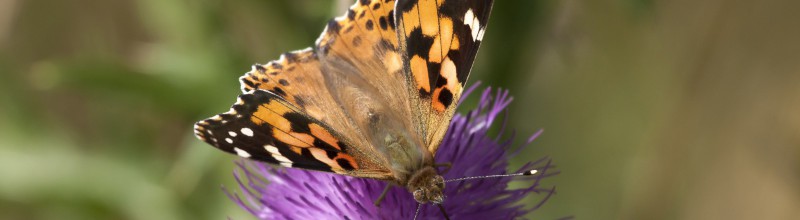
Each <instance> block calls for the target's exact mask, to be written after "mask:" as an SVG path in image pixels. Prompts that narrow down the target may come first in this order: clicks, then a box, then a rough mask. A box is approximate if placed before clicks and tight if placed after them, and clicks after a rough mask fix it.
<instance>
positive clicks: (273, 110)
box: [195, 90, 388, 176]
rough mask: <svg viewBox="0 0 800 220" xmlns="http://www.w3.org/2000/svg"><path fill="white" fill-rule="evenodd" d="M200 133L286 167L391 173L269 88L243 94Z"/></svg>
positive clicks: (239, 151) (204, 124) (232, 149)
mask: <svg viewBox="0 0 800 220" xmlns="http://www.w3.org/2000/svg"><path fill="white" fill-rule="evenodd" d="M195 135H196V136H197V137H198V138H200V139H201V140H203V141H205V142H207V143H209V144H211V145H213V146H215V147H217V148H219V149H220V150H223V151H225V152H228V153H232V154H237V155H239V156H241V157H245V158H250V159H255V160H259V161H263V162H268V163H272V164H279V165H282V166H286V167H297V168H303V169H311V170H319V171H327V172H335V173H340V174H347V175H356V176H357V175H358V174H359V172H363V173H365V174H370V175H375V174H379V173H386V172H388V171H386V170H374V169H372V168H373V167H375V166H374V165H373V164H369V161H356V160H355V158H354V156H353V155H352V153H351V152H352V150H351V149H350V145H348V143H347V141H342V140H341V139H340V137H339V136H338V135H337V134H336V133H335V132H334V131H332V130H330V128H329V127H327V125H325V124H324V123H322V122H320V121H318V120H315V119H313V118H310V117H308V116H307V115H305V114H304V113H303V112H301V111H300V110H299V109H297V108H296V107H295V106H293V105H292V104H290V103H288V102H287V101H285V100H283V99H282V98H280V97H279V96H278V95H276V94H274V93H271V92H268V91H264V90H253V91H251V92H248V93H246V94H243V95H240V96H239V99H238V101H237V102H236V104H234V105H233V106H232V107H231V110H230V111H229V112H226V113H223V114H219V115H217V116H215V117H212V118H209V119H206V120H203V121H200V122H198V123H197V124H196V125H195ZM384 175H385V174H384Z"/></svg>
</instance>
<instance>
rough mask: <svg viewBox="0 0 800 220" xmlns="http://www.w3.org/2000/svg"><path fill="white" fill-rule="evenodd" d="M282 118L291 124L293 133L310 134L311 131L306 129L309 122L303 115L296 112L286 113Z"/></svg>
mask: <svg viewBox="0 0 800 220" xmlns="http://www.w3.org/2000/svg"><path fill="white" fill-rule="evenodd" d="M283 117H284V118H286V120H289V122H291V125H292V131H293V132H299V133H306V134H310V133H311V129H309V128H308V125H309V124H311V121H310V120H308V117H306V116H305V115H302V114H300V113H297V112H288V113H286V114H283ZM309 144H310V143H309Z"/></svg>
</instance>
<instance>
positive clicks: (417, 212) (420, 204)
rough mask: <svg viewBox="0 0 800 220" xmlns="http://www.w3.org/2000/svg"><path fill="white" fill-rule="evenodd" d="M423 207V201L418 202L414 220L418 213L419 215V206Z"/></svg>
mask: <svg viewBox="0 0 800 220" xmlns="http://www.w3.org/2000/svg"><path fill="white" fill-rule="evenodd" d="M421 207H422V203H417V211H416V212H414V220H417V215H419V208H421Z"/></svg>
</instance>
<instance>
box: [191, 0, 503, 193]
mask: <svg viewBox="0 0 800 220" xmlns="http://www.w3.org/2000/svg"><path fill="white" fill-rule="evenodd" d="M492 3H493V1H492V0H398V1H394V0H359V1H357V2H356V3H355V4H354V5H353V6H351V7H350V8H349V10H348V11H347V12H346V13H345V15H343V16H341V17H337V18H335V19H333V20H331V21H329V22H328V24H327V26H326V27H325V29H324V31H323V32H322V35H321V36H320V37H319V38H318V39H317V41H316V44H315V46H313V47H310V48H307V49H303V50H298V51H293V52H288V53H284V54H282V55H281V56H280V58H279V59H278V60H275V61H271V62H269V63H267V64H263V65H253V67H252V69H251V70H250V72H247V73H246V74H245V75H244V76H242V77H241V78H240V82H241V90H242V92H243V94H242V95H240V96H239V97H238V100H237V101H236V103H235V104H234V105H233V106H232V107H231V109H230V111H228V112H226V113H222V114H219V115H216V116H214V117H211V118H209V119H206V120H202V121H199V122H197V123H196V124H195V127H194V132H195V135H196V136H197V138H199V139H200V140H203V141H205V142H207V143H209V144H211V145H212V146H214V147H216V148H218V149H220V150H222V151H225V152H228V153H232V154H236V155H238V156H240V157H244V158H249V159H252V160H257V161H262V162H267V163H271V164H276V165H281V166H285V167H293V168H301V169H308V170H317V171H324V172H333V173H337V174H342V175H348V176H354V177H362V178H372V179H378V180H384V181H387V182H389V183H391V184H390V185H396V186H400V187H405V188H407V189H408V190H409V192H411V193H412V194H413V196H414V199H415V200H416V201H417V202H419V203H420V204H425V203H429V202H430V203H434V204H441V203H442V202H443V200H444V196H443V190H444V187H445V186H444V182H445V181H444V179H443V178H442V176H441V175H440V174H439V173H438V171H437V169H436V168H437V167H438V166H439V165H438V164H435V162H434V156H435V154H436V151H437V149H438V148H439V144H440V143H441V141H442V138H443V137H444V135H445V132H446V131H447V128H448V126H449V123H450V120H451V119H452V117H453V114H454V112H455V109H456V104H457V103H458V101H459V99H460V98H461V94H462V91H463V90H464V86H465V83H466V81H467V78H468V76H469V73H470V70H471V68H472V63H473V60H474V59H475V56H476V54H477V52H478V48H479V47H480V44H481V40H482V38H483V36H484V33H485V31H486V24H487V22H488V19H489V14H490V12H491V8H492ZM387 189H388V188H387ZM385 192H386V191H384V193H385ZM381 198H382V197H381ZM378 200H379V201H380V198H379V199H378ZM376 204H377V203H376Z"/></svg>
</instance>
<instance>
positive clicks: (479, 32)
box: [464, 9, 483, 41]
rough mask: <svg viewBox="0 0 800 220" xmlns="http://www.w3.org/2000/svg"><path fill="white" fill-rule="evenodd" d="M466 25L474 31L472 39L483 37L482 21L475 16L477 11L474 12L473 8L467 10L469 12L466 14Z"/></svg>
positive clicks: (476, 39)
mask: <svg viewBox="0 0 800 220" xmlns="http://www.w3.org/2000/svg"><path fill="white" fill-rule="evenodd" d="M464 25H467V26H469V30H470V31H471V32H472V41H479V40H481V39H483V28H481V22H480V21H479V20H478V17H475V13H473V12H472V9H469V10H467V13H466V14H464Z"/></svg>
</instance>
